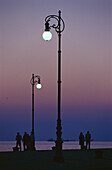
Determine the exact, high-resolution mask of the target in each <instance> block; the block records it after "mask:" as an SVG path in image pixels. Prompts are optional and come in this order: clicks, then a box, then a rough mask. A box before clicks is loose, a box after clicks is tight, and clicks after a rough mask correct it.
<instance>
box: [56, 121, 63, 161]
mask: <svg viewBox="0 0 112 170" xmlns="http://www.w3.org/2000/svg"><path fill="white" fill-rule="evenodd" d="M56 129H57V132H56V134H57V140H56V141H55V143H56V149H55V156H54V161H55V162H60V163H62V162H64V157H63V155H62V143H63V141H62V140H61V134H62V132H61V129H62V127H61V120H60V119H58V120H57V128H56Z"/></svg>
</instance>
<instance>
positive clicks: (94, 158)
mask: <svg viewBox="0 0 112 170" xmlns="http://www.w3.org/2000/svg"><path fill="white" fill-rule="evenodd" d="M54 155H55V151H51V150H49V151H26V152H0V170H112V149H92V150H90V151H89V150H85V151H81V150H64V151H63V156H64V163H56V162H54V161H53V158H54Z"/></svg>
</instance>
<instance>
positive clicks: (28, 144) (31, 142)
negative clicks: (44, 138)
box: [16, 132, 35, 151]
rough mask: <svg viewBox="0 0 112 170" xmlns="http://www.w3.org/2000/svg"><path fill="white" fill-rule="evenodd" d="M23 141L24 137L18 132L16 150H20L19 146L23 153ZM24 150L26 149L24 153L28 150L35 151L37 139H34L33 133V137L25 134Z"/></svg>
mask: <svg viewBox="0 0 112 170" xmlns="http://www.w3.org/2000/svg"><path fill="white" fill-rule="evenodd" d="M21 140H22V137H21V135H20V134H19V132H17V135H16V148H18V146H19V148H20V151H21ZM23 149H24V151H26V150H35V138H34V134H33V132H31V135H29V134H27V133H26V132H24V136H23Z"/></svg>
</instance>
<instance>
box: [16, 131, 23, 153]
mask: <svg viewBox="0 0 112 170" xmlns="http://www.w3.org/2000/svg"><path fill="white" fill-rule="evenodd" d="M21 140H22V137H21V135H20V134H19V132H17V135H16V147H17V148H18V145H19V147H20V151H21Z"/></svg>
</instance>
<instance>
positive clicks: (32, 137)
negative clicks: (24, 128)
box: [30, 132, 35, 150]
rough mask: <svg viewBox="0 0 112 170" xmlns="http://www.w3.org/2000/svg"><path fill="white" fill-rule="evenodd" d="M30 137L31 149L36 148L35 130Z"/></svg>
mask: <svg viewBox="0 0 112 170" xmlns="http://www.w3.org/2000/svg"><path fill="white" fill-rule="evenodd" d="M30 139H31V150H35V137H34V133H33V132H31V135H30Z"/></svg>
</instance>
